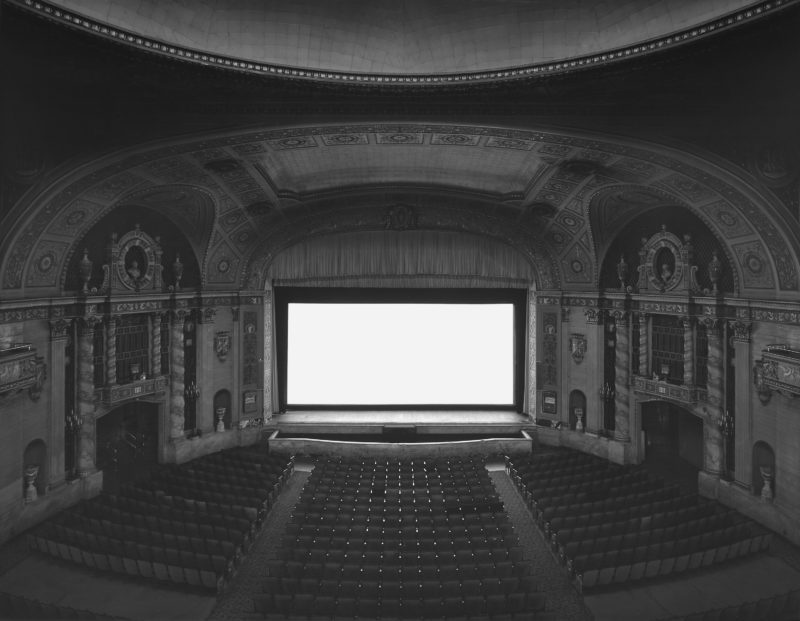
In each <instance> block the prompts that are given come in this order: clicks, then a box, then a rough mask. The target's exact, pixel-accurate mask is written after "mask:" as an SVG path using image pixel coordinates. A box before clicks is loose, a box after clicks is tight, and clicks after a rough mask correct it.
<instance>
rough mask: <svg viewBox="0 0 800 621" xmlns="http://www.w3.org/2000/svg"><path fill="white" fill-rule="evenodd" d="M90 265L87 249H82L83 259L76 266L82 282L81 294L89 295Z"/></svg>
mask: <svg viewBox="0 0 800 621" xmlns="http://www.w3.org/2000/svg"><path fill="white" fill-rule="evenodd" d="M92 265H93V264H92V260H91V259H90V258H89V249H88V248H84V249H83V258H82V259H81V260H80V263H79V264H78V272H79V274H80V277H81V280H82V281H83V289H82V290H81V291H82V292H83V293H89V280H90V279H91V277H92Z"/></svg>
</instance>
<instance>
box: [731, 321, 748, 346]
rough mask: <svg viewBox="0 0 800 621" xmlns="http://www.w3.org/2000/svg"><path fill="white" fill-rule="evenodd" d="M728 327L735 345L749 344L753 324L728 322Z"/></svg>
mask: <svg viewBox="0 0 800 621" xmlns="http://www.w3.org/2000/svg"><path fill="white" fill-rule="evenodd" d="M728 327H730V328H731V330H733V340H734V342H736V343H749V342H750V339H751V336H752V335H751V331H752V329H753V324H752V322H750V321H740V320H738V319H737V320H736V321H729V322H728Z"/></svg>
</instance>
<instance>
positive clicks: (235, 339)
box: [230, 306, 271, 429]
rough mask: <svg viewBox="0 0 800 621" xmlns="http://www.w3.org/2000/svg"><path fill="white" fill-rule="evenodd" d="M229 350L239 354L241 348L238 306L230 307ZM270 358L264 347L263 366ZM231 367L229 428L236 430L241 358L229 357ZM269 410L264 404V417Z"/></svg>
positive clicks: (238, 413)
mask: <svg viewBox="0 0 800 621" xmlns="http://www.w3.org/2000/svg"><path fill="white" fill-rule="evenodd" d="M231 319H232V324H231V326H232V327H231V348H232V349H233V351H235V352H239V351H240V350H241V347H242V329H241V323H240V322H239V307H238V306H231ZM268 357H271V356H269V354H268V353H267V351H266V346H265V348H264V366H265V367H266V365H267V358H268ZM230 361H231V365H233V382H232V384H231V385H232V386H233V389H232V392H231V427H232V428H233V429H236V428H237V427H238V426H239V419H240V418H241V416H242V402H241V399H242V389H241V381H242V380H241V376H242V357H241V356H238V355H232V356H231V357H230ZM264 375H265V380H266V372H265V373H264ZM268 412H271V408H270V410H267V404H266V402H265V405H264V416H266V415H267V413H268Z"/></svg>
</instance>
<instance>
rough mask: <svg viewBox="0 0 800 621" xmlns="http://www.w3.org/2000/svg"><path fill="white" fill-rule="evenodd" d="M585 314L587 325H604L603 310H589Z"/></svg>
mask: <svg viewBox="0 0 800 621" xmlns="http://www.w3.org/2000/svg"><path fill="white" fill-rule="evenodd" d="M583 314H584V316H585V317H586V323H589V324H595V325H597V324H601V323H603V310H602V309H600V308H587V309H586V310H584V311H583Z"/></svg>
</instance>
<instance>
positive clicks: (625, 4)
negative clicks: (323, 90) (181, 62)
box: [15, 0, 792, 84]
mask: <svg viewBox="0 0 800 621" xmlns="http://www.w3.org/2000/svg"><path fill="white" fill-rule="evenodd" d="M791 3H792V1H791V0H773V1H772V2H752V1H749V0H659V1H658V2H652V1H650V2H642V1H640V0H624V1H623V0H619V1H616V2H589V1H588V0H546V1H545V0H438V1H437V2H430V1H428V0H369V1H365V0H339V1H337V2H330V1H320V0H293V1H292V2H280V1H278V0H193V1H192V2H185V1H183V0H138V1H137V2H128V1H126V0H109V1H107V2H96V0H50V2H34V1H33V0H25V1H23V0H18V1H17V2H15V4H19V5H21V6H25V7H26V8H29V9H32V10H36V11H39V12H41V13H42V14H44V15H45V16H47V17H50V18H51V19H56V20H60V21H64V22H66V23H68V24H69V25H72V26H77V27H79V28H82V29H86V30H87V31H89V32H93V33H95V34H99V35H101V36H106V37H112V38H116V39H118V40H120V41H122V42H123V43H126V44H130V45H135V46H140V47H144V48H146V49H149V50H151V51H155V52H158V53H163V54H169V55H174V56H178V57H180V58H183V59H186V60H190V61H196V62H201V63H205V64H214V65H219V66H223V67H231V68H234V69H237V70H244V71H255V72H265V73H268V74H280V75H289V76H290V77H293V78H298V79H309V78H310V79H321V80H348V81H353V82H355V83H364V82H368V83H369V82H387V81H388V82H399V83H407V82H412V83H421V84H425V83H439V82H442V81H458V80H468V81H471V80H487V79H488V80H496V79H510V78H517V77H520V76H525V75H533V74H540V73H545V74H546V73H552V72H559V71H565V70H574V69H576V68H580V67H582V66H593V65H596V64H598V63H600V64H602V63H605V62H610V61H614V60H619V59H623V58H626V57H629V56H631V55H638V54H642V53H648V52H654V51H658V50H661V49H665V48H668V47H671V46H674V45H677V44H681V43H683V42H685V41H688V40H689V39H693V38H696V37H701V36H705V35H708V34H712V33H714V32H718V31H720V30H724V29H727V28H730V27H733V26H736V25H738V24H740V23H744V22H746V21H749V20H752V19H756V18H758V17H760V16H761V15H764V14H767V13H770V12H774V11H775V10H777V9H779V8H781V7H782V6H786V5H789V4H791Z"/></svg>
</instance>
